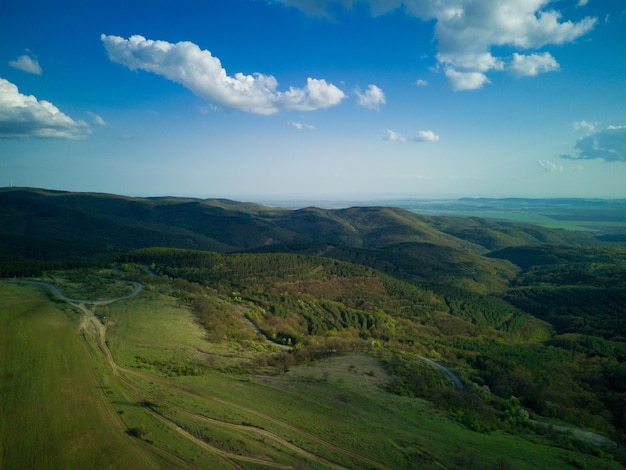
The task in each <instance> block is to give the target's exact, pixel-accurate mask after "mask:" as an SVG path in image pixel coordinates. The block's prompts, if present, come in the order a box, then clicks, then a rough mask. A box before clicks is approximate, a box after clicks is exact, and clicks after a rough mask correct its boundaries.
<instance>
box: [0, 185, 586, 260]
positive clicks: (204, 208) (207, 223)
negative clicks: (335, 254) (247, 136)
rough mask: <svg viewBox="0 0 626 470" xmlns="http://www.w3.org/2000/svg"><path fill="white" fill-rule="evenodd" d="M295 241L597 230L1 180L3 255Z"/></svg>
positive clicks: (356, 242) (488, 238) (439, 240)
mask: <svg viewBox="0 0 626 470" xmlns="http://www.w3.org/2000/svg"><path fill="white" fill-rule="evenodd" d="M464 203H465V202H463V201H461V202H459V204H464ZM474 204H475V203H474ZM296 242H297V243H309V242H317V243H324V244H328V245H335V246H342V247H347V248H355V249H380V248H385V247H391V246H394V245H398V244H402V243H422V244H430V245H433V246H439V247H446V248H449V249H453V250H454V251H455V252H458V253H466V254H476V255H482V254H486V253H488V252H491V251H494V250H501V249H504V248H507V247H512V246H521V245H532V244H540V243H549V244H555V245H556V244H558V245H572V244H574V245H593V244H596V243H598V239H597V238H595V237H594V236H592V235H590V234H587V233H583V232H576V231H566V230H554V229H548V228H544V227H540V226H537V225H531V224H524V223H517V222H511V221H499V220H494V219H486V218H475V217H450V216H432V215H428V216H427V215H420V214H417V213H415V212H412V211H409V210H406V209H401V208H394V207H383V206H375V207H351V208H344V209H320V208H315V207H307V208H301V209H296V210H294V209H285V208H275V207H268V206H263V205H260V204H254V203H243V202H236V201H231V200H226V199H193V198H177V197H162V198H135V197H126V196H118V195H110V194H97V193H73V192H62V191H50V190H44V189H29V188H3V189H0V261H9V260H11V261H14V260H38V261H42V260H44V261H54V260H67V259H82V258H85V259H104V258H108V257H111V256H115V255H117V254H120V253H123V252H127V251H129V250H134V249H138V248H144V247H151V246H161V247H170V248H188V249H198V250H207V251H215V252H219V253H228V252H237V251H246V250H262V249H269V247H272V246H274V247H278V246H281V245H284V244H289V243H291V244H293V243H296Z"/></svg>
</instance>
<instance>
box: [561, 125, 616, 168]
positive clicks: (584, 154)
mask: <svg viewBox="0 0 626 470" xmlns="http://www.w3.org/2000/svg"><path fill="white" fill-rule="evenodd" d="M561 158H566V159H568V160H595V159H597V158H599V159H602V160H605V161H607V162H626V126H608V127H607V128H606V129H603V130H600V131H596V132H593V133H592V134H589V135H587V136H585V137H581V138H580V139H578V141H577V142H576V145H575V146H574V152H573V153H571V154H566V155H561Z"/></svg>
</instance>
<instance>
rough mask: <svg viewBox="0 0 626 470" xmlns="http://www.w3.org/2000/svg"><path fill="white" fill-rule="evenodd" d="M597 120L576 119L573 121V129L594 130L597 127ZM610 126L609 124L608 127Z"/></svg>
mask: <svg viewBox="0 0 626 470" xmlns="http://www.w3.org/2000/svg"><path fill="white" fill-rule="evenodd" d="M598 124H599V123H598V122H595V121H585V120H582V121H577V122H575V123H574V129H576V130H580V129H586V130H588V131H589V132H594V131H595V130H596V129H597V127H598ZM610 128H611V126H609V129H610Z"/></svg>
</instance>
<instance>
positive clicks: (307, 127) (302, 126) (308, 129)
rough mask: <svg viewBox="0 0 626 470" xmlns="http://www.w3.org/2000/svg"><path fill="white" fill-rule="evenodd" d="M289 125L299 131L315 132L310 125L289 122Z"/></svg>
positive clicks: (313, 127)
mask: <svg viewBox="0 0 626 470" xmlns="http://www.w3.org/2000/svg"><path fill="white" fill-rule="evenodd" d="M289 125H290V126H293V127H295V128H296V129H298V130H299V131H301V130H307V131H314V130H315V126H312V125H311V124H305V123H303V122H293V121H290V122H289Z"/></svg>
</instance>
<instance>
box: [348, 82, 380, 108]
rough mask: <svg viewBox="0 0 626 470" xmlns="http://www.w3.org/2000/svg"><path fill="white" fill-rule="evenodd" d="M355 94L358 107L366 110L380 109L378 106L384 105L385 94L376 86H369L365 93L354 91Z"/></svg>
mask: <svg viewBox="0 0 626 470" xmlns="http://www.w3.org/2000/svg"><path fill="white" fill-rule="evenodd" d="M355 93H356V96H357V102H358V103H359V105H361V106H365V107H366V108H369V109H380V106H381V105H383V104H385V92H384V91H383V90H381V89H380V88H379V87H377V86H376V85H369V86H368V87H367V90H365V93H361V91H360V90H356V91H355Z"/></svg>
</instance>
